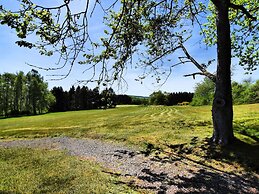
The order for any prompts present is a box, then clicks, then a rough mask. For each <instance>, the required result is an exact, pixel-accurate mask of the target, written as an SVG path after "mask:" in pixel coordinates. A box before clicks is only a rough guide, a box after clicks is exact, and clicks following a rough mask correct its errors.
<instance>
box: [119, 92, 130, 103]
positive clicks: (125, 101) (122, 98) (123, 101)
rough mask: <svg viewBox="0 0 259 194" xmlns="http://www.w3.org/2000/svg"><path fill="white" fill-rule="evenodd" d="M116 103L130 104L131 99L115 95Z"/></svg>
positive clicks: (122, 95)
mask: <svg viewBox="0 0 259 194" xmlns="http://www.w3.org/2000/svg"><path fill="white" fill-rule="evenodd" d="M116 101H117V104H118V105H122V104H132V97H131V96H128V95H126V94H118V95H116Z"/></svg>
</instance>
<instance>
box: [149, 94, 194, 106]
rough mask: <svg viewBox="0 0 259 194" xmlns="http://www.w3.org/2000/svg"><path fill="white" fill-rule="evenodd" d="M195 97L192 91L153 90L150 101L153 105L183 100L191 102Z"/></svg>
mask: <svg viewBox="0 0 259 194" xmlns="http://www.w3.org/2000/svg"><path fill="white" fill-rule="evenodd" d="M192 98H193V93H191V92H174V93H167V92H161V91H158V92H153V93H152V94H151V95H150V98H149V103H150V104H151V105H167V106H172V105H177V104H180V103H183V102H186V103H187V102H191V101H192Z"/></svg>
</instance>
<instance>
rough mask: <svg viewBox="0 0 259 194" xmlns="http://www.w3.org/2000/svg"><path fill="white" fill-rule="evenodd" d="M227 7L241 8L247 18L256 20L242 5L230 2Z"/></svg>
mask: <svg viewBox="0 0 259 194" xmlns="http://www.w3.org/2000/svg"><path fill="white" fill-rule="evenodd" d="M229 7H231V8H233V9H236V10H241V11H242V12H243V13H244V14H245V15H246V16H247V17H248V18H250V19H251V20H253V21H256V17H254V16H252V15H251V14H250V13H249V11H248V10H247V9H246V8H245V7H244V6H243V5H236V4H234V3H230V5H229Z"/></svg>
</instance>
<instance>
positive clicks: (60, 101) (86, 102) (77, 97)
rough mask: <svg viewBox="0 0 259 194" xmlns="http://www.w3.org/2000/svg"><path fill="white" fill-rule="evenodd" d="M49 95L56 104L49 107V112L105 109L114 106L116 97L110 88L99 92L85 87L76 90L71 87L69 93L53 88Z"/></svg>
mask: <svg viewBox="0 0 259 194" xmlns="http://www.w3.org/2000/svg"><path fill="white" fill-rule="evenodd" d="M51 93H52V94H53V95H54V96H55V98H56V103H55V104H53V105H52V106H51V107H50V111H51V112H63V111H74V110H89V109H97V108H104V109H105V108H114V107H115V106H116V95H115V92H114V91H113V89H112V88H109V89H105V90H103V91H102V92H99V89H98V88H94V89H93V90H92V89H89V88H88V87H86V86H83V87H80V86H77V87H76V88H75V87H74V86H72V87H71V88H70V89H69V91H64V90H63V88H62V87H61V86H60V87H54V88H53V89H52V90H51Z"/></svg>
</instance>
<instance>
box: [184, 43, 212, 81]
mask: <svg viewBox="0 0 259 194" xmlns="http://www.w3.org/2000/svg"><path fill="white" fill-rule="evenodd" d="M180 45H181V48H182V50H183V52H184V54H185V55H186V58H187V59H189V60H190V61H191V62H192V63H193V64H194V65H195V66H196V67H197V68H198V69H199V70H200V71H201V72H199V73H194V74H195V75H196V74H199V75H204V76H206V77H208V78H209V79H211V80H212V81H213V82H215V81H216V76H215V75H214V74H212V73H210V72H208V71H207V70H206V66H204V65H203V64H200V63H198V62H197V61H196V60H195V59H194V58H193V57H192V56H191V55H190V54H189V52H188V51H187V49H186V48H185V47H184V45H183V44H182V43H180ZM194 74H190V75H192V76H193V75H194ZM185 77H186V76H185ZM194 78H195V77H194Z"/></svg>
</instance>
